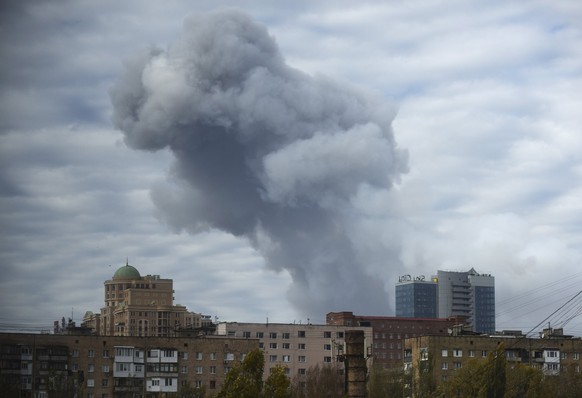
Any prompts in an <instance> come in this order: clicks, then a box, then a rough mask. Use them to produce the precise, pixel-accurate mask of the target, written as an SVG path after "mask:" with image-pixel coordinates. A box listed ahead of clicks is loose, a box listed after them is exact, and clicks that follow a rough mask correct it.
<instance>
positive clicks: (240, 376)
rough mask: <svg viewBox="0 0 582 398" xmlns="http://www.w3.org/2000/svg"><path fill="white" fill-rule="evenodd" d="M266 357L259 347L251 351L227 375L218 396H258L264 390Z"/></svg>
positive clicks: (237, 397) (243, 397)
mask: <svg viewBox="0 0 582 398" xmlns="http://www.w3.org/2000/svg"><path fill="white" fill-rule="evenodd" d="M264 367H265V358H264V356H263V352H262V351H261V350H259V349H258V348H256V349H254V350H252V351H250V352H249V353H248V354H247V356H246V357H245V359H244V360H243V361H242V362H241V363H239V364H236V365H235V366H234V367H233V368H232V369H231V370H230V371H229V372H228V374H227V375H226V379H225V380H224V385H223V386H222V389H221V390H220V392H219V393H218V398H257V397H260V395H261V392H262V390H263V369H264Z"/></svg>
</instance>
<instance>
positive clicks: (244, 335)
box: [243, 332, 251, 339]
mask: <svg viewBox="0 0 582 398" xmlns="http://www.w3.org/2000/svg"><path fill="white" fill-rule="evenodd" d="M243 337H244V338H247V339H248V338H250V337H251V332H243Z"/></svg>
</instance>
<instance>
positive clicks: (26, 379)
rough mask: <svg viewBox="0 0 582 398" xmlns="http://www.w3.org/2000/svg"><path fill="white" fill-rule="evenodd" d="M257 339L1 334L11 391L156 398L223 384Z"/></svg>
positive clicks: (4, 383) (38, 396) (1, 386)
mask: <svg viewBox="0 0 582 398" xmlns="http://www.w3.org/2000/svg"><path fill="white" fill-rule="evenodd" d="M258 345H259V340H257V339H254V338H248V339H234V338H229V337H219V336H204V337H203V338H178V337H173V338H165V337H164V338H162V337H148V338H144V337H121V336H120V337H117V336H95V335H78V336H75V335H66V334H62V335H53V334H17V333H8V334H0V391H2V393H3V396H15V397H21V398H48V396H49V390H53V391H54V392H57V393H60V394H61V395H59V396H71V397H73V396H77V397H79V398H81V397H83V398H113V397H132V398H139V397H141V398H148V397H154V396H160V395H158V394H160V393H162V394H163V393H172V392H177V391H179V389H180V387H181V386H184V385H186V384H190V385H191V386H192V387H197V388H204V389H205V390H206V391H207V392H208V393H210V394H213V393H214V392H217V391H219V389H220V388H221V386H222V384H223V383H224V379H225V376H226V373H227V372H228V371H229V370H230V368H231V367H232V366H233V365H234V364H235V363H236V362H238V361H240V360H242V359H243V358H244V355H246V353H248V352H249V351H251V350H252V349H255V348H258Z"/></svg>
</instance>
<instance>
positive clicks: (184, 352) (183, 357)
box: [180, 351, 188, 359]
mask: <svg viewBox="0 0 582 398" xmlns="http://www.w3.org/2000/svg"><path fill="white" fill-rule="evenodd" d="M180 359H188V352H187V351H182V352H180Z"/></svg>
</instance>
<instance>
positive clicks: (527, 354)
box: [404, 329, 582, 390]
mask: <svg viewBox="0 0 582 398" xmlns="http://www.w3.org/2000/svg"><path fill="white" fill-rule="evenodd" d="M498 348H501V349H502V350H503V352H504V354H505V358H506V360H507V361H508V364H510V365H511V364H517V363H520V364H525V365H528V366H532V367H535V368H537V369H540V370H541V371H542V372H543V373H544V374H545V375H546V376H552V375H557V374H559V373H560V371H561V370H562V369H564V368H565V367H571V369H574V371H575V372H580V353H582V339H580V338H573V337H571V336H564V335H563V333H561V329H555V330H550V329H548V330H545V331H544V333H543V334H542V336H541V337H540V338H535V339H534V338H528V337H526V336H524V335H521V333H519V334H518V333H503V332H502V333H498V334H495V335H477V334H468V335H466V334H461V335H450V336H419V337H410V338H408V339H406V341H405V348H404V355H405V358H404V369H405V370H406V371H409V372H412V375H413V377H412V380H413V390H414V383H415V381H416V382H418V378H419V374H420V372H421V371H422V372H427V371H430V373H431V374H432V377H433V379H434V382H435V383H436V384H437V385H438V383H440V382H443V381H448V380H452V378H453V377H454V376H455V374H456V372H457V371H458V370H459V369H462V368H463V367H464V366H466V365H467V363H468V362H469V361H472V360H486V359H487V357H488V355H489V354H490V353H492V352H495V351H496V350H497V349H498Z"/></svg>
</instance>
